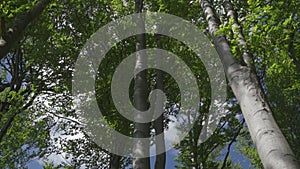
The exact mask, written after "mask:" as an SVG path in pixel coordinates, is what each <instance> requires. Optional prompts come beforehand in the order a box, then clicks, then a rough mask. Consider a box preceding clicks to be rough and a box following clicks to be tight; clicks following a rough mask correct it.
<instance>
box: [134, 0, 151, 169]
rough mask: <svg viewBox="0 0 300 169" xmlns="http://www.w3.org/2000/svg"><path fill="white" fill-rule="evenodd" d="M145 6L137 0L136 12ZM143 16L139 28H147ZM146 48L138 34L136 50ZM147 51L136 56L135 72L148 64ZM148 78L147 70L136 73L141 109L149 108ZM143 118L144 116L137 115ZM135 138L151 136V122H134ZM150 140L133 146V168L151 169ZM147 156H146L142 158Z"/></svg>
mask: <svg viewBox="0 0 300 169" xmlns="http://www.w3.org/2000/svg"><path fill="white" fill-rule="evenodd" d="M142 8H143V0H135V13H141V12H142ZM141 17H142V16H140V17H138V18H137V19H138V21H137V29H145V23H144V21H143V19H142V18H141ZM143 49H146V35H145V34H138V35H136V51H140V50H143ZM146 61H147V60H146V58H145V52H140V53H138V54H137V56H136V65H135V72H138V71H139V70H141V69H142V68H144V67H145V66H146ZM147 95H148V92H147V80H146V71H142V72H140V73H138V74H136V75H135V79H134V96H133V97H134V106H135V108H136V109H138V110H140V111H146V110H147ZM135 118H143V117H135ZM134 126H135V128H134V133H133V136H134V138H149V137H150V123H138V122H135V123H134ZM149 146H150V141H142V140H137V141H136V142H135V143H134V148H133V168H134V169H150V159H149V158H148V157H149V156H150V151H149ZM141 157H146V158H141Z"/></svg>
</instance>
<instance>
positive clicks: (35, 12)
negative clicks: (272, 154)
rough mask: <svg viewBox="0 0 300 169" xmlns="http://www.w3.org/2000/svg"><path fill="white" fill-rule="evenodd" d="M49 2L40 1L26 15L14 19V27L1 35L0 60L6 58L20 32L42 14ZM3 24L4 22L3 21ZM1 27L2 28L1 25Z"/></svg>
mask: <svg viewBox="0 0 300 169" xmlns="http://www.w3.org/2000/svg"><path fill="white" fill-rule="evenodd" d="M50 2H51V0H40V1H39V2H38V3H37V4H36V5H35V6H34V7H32V9H31V10H30V11H29V12H28V13H27V14H25V15H22V16H20V17H18V18H16V23H15V25H14V26H13V27H12V28H9V29H8V31H7V32H6V33H5V34H4V35H2V38H3V39H2V40H1V41H0V60H1V59H2V58H4V57H5V56H6V54H7V53H8V52H9V51H10V49H11V48H12V47H13V45H14V44H15V43H16V42H17V41H18V40H19V39H20V37H21V34H22V32H23V31H24V30H25V28H26V27H27V26H28V24H29V23H30V22H32V21H33V20H34V19H35V18H37V17H38V16H39V15H40V14H41V13H42V12H43V10H44V9H45V8H46V6H47V5H48V4H49V3H50ZM2 19H4V18H2ZM3 22H5V21H4V20H3ZM1 26H2V27H3V25H1ZM2 29H3V28H2ZM4 29H5V28H4ZM3 31H5V30H2V32H3Z"/></svg>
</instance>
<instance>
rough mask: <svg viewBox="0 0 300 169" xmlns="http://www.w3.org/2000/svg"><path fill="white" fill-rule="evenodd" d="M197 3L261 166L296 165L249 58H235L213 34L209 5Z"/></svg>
mask: <svg viewBox="0 0 300 169" xmlns="http://www.w3.org/2000/svg"><path fill="white" fill-rule="evenodd" d="M200 3H201V6H202V8H203V11H204V13H205V16H206V20H207V22H208V25H209V33H210V35H211V36H212V38H213V41H214V45H215V46H216V49H217V51H218V53H219V56H220V59H221V60H222V63H223V65H224V70H225V72H226V75H227V78H228V80H229V83H230V86H231V88H232V90H233V92H234V94H235V96H236V97H237V99H238V100H239V102H240V106H241V109H242V112H243V115H244V117H245V120H246V123H247V125H248V127H249V130H250V134H251V136H252V139H253V141H254V144H255V145H256V148H257V151H258V153H259V156H260V158H261V160H262V163H263V165H264V167H265V168H299V164H298V161H297V159H296V157H295V155H294V154H293V152H292V150H291V148H290V147H289V144H288V142H287V141H286V139H285V137H284V136H283V134H282V133H281V131H280V129H279V127H278V126H277V124H276V121H275V120H274V118H273V115H272V111H271V109H270V106H269V103H268V101H267V100H266V98H265V96H264V94H263V92H262V89H261V86H260V83H259V81H258V79H257V75H256V74H255V70H253V67H252V66H251V65H250V63H251V60H249V59H250V58H249V57H247V56H246V57H243V60H244V62H245V63H246V64H247V63H248V65H245V66H244V65H240V64H239V63H237V62H236V61H235V59H234V56H233V55H232V53H231V49H230V46H229V44H228V43H227V41H226V39H225V37H224V36H222V35H216V34H215V33H216V32H217V31H218V30H219V19H218V18H217V16H216V15H215V13H214V9H213V7H212V6H211V4H210V3H209V2H208V1H205V0H201V1H200ZM246 54H247V52H246Z"/></svg>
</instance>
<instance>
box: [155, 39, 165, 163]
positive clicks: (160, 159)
mask: <svg viewBox="0 0 300 169" xmlns="http://www.w3.org/2000/svg"><path fill="white" fill-rule="evenodd" d="M159 37H160V35H156V44H157V46H158V48H162V46H161V45H160V42H159ZM157 54H158V56H161V53H160V52H158V53H157ZM156 62H157V63H156V64H160V62H161V61H160V59H158V60H157V61H156ZM156 88H157V89H160V90H162V91H164V86H163V74H162V71H161V70H156ZM155 99H156V101H155V103H156V104H155V107H156V108H155V109H154V111H155V112H154V113H161V115H160V116H159V117H158V118H157V119H155V120H154V123H153V126H154V129H155V134H156V135H159V134H162V137H156V140H155V145H156V153H158V152H161V150H165V149H166V147H165V139H164V134H163V133H164V113H163V112H160V111H163V110H164V109H163V107H164V103H163V99H162V98H161V97H158V96H157V97H156V98H155ZM165 165H166V152H165V151H163V153H161V154H156V158H155V165H154V168H155V169H165Z"/></svg>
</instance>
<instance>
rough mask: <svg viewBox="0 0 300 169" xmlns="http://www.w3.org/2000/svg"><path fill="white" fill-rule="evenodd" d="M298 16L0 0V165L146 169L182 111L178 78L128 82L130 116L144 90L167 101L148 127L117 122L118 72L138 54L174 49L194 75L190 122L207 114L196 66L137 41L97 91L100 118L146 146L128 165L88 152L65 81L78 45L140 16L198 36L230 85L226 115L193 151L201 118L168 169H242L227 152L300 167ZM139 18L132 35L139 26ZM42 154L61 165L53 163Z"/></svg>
mask: <svg viewBox="0 0 300 169" xmlns="http://www.w3.org/2000/svg"><path fill="white" fill-rule="evenodd" d="M299 7H300V2H299V1H298V0H286V1H283V0H278V1H264V0H248V1H240V0H224V1H220V0H214V1H208V0H207V1H206V0H199V1H193V0H191V1H184V0H178V1H172V0H153V1H143V0H135V1H133V0H126V1H125V0H110V1H107V0H96V1H94V0H85V1H82V0H71V1H66V0H58V1H50V0H39V1H33V2H29V1H26V0H20V1H1V3H0V10H1V13H0V14H1V38H0V59H1V62H0V69H1V77H0V78H1V82H0V128H1V130H0V157H1V158H0V168H28V166H26V165H27V164H28V163H29V162H30V161H34V160H39V161H43V162H44V164H43V165H44V167H45V168H49V169H50V168H58V167H66V168H80V167H87V168H111V169H113V168H132V167H133V168H143V169H144V168H146V169H147V168H150V158H138V157H139V155H142V156H145V155H148V154H149V148H150V146H151V145H154V144H155V145H156V148H159V149H162V148H163V147H164V146H165V145H164V140H163V139H162V140H153V139H152V138H153V136H154V135H156V134H160V133H164V132H165V131H168V127H169V126H168V125H169V122H170V121H171V120H172V119H171V118H170V117H176V115H178V113H180V112H178V109H179V107H180V106H179V105H180V94H179V89H178V86H177V85H176V81H174V79H173V78H172V77H170V75H168V74H166V73H164V72H162V71H159V70H155V71H152V70H147V71H142V72H140V73H138V74H137V75H136V76H135V79H134V80H133V82H132V84H131V86H130V87H129V88H130V97H131V99H132V100H131V101H132V102H133V104H134V106H135V107H136V108H137V109H138V110H141V111H144V110H147V109H148V106H149V105H148V104H149V103H148V102H149V101H148V95H149V91H151V90H153V89H161V90H163V91H164V92H165V93H166V96H167V98H168V101H167V106H166V109H165V112H164V113H163V114H162V115H161V116H160V117H159V118H158V119H156V120H155V121H153V122H151V123H146V124H142V123H137V122H133V121H130V120H127V119H125V118H124V117H122V116H121V115H120V112H118V111H117V110H116V108H115V106H114V103H113V99H112V98H111V94H110V92H109V91H110V89H111V81H112V76H113V72H114V71H115V69H116V68H117V66H118V64H120V63H121V61H122V60H123V59H124V58H126V57H127V56H129V55H130V54H132V53H133V52H137V51H140V50H143V49H146V47H147V48H148V47H149V48H151V47H153V48H161V49H164V50H167V51H171V52H172V53H174V54H176V55H178V56H179V57H180V58H181V59H182V60H184V62H185V63H186V64H187V65H188V66H189V67H190V68H191V70H192V72H193V73H194V74H195V77H196V79H197V80H198V87H199V92H200V94H201V100H199V103H200V108H199V112H198V113H199V115H200V117H202V118H203V117H205V115H206V114H207V112H208V109H209V103H210V92H211V91H210V82H209V78H208V76H207V74H206V70H205V67H204V66H203V65H202V63H201V61H200V60H199V58H198V60H197V57H196V56H195V55H194V54H193V52H191V51H190V49H189V48H188V47H186V46H185V45H184V44H183V43H181V42H179V41H178V40H176V39H173V38H169V37H165V36H162V35H152V34H146V35H145V34H141V35H136V36H134V37H130V38H128V39H126V40H123V41H121V42H119V43H118V44H116V45H115V46H114V47H113V48H112V49H111V50H110V52H109V53H108V54H107V56H106V58H105V59H104V60H103V63H101V64H100V65H99V68H98V77H97V79H96V82H95V84H96V90H95V92H96V98H97V102H98V105H99V107H100V109H101V112H103V114H104V119H103V120H106V121H108V124H109V125H111V126H112V127H113V129H115V130H117V131H118V132H120V133H122V134H125V135H127V136H130V137H135V138H144V137H147V138H149V142H147V143H142V142H137V143H136V144H135V145H132V147H135V149H134V151H133V153H136V154H135V155H133V157H136V158H130V157H121V156H118V155H115V154H112V153H110V152H108V151H107V150H105V149H103V148H101V147H99V146H98V145H97V144H96V143H94V142H93V140H91V139H90V138H89V136H88V135H87V134H86V133H85V132H84V128H82V126H80V123H79V122H78V121H77V119H78V116H77V115H76V113H75V110H74V109H73V105H72V100H73V96H72V94H71V92H72V91H71V88H72V87H71V82H72V75H73V67H74V63H75V61H76V59H77V57H78V55H79V52H80V50H81V48H82V47H83V45H84V43H85V42H86V41H87V39H89V37H90V36H92V34H93V33H95V32H96V31H97V30H98V29H99V28H101V27H102V26H104V25H105V24H107V23H109V22H110V21H112V20H116V19H118V18H121V17H122V16H125V15H128V14H132V13H140V12H142V11H143V12H144V11H151V12H165V13H169V14H173V15H176V16H178V17H181V18H183V19H185V20H187V21H189V22H191V23H193V24H194V25H196V26H197V27H198V28H199V29H201V30H203V31H204V33H205V34H206V35H207V36H208V38H209V39H210V40H211V41H212V43H213V44H214V47H215V48H216V50H217V52H218V54H219V57H220V59H221V60H222V63H223V65H224V71H225V72H226V74H227V80H228V82H229V85H228V102H227V105H228V107H227V108H226V109H227V113H226V116H225V117H223V118H222V119H221V121H220V123H219V124H218V128H217V129H216V131H215V132H214V134H213V135H212V136H211V138H209V139H208V140H207V141H206V142H204V143H202V144H200V145H199V144H198V139H199V133H200V131H201V129H202V127H203V126H202V125H203V121H202V120H203V119H201V118H199V119H197V121H196V123H195V124H194V128H193V129H192V130H191V131H190V132H189V133H188V135H187V137H185V138H184V139H183V140H181V142H180V144H178V145H176V146H175V149H177V150H178V154H177V158H176V161H177V165H176V166H175V167H176V168H242V166H241V165H240V164H237V163H238V162H236V160H233V156H232V154H231V151H232V149H241V150H240V153H242V156H245V157H247V158H248V160H249V161H250V162H251V165H252V166H255V167H256V168H263V167H264V168H300V167H299V161H298V160H297V158H298V159H299V157H300V146H299V137H300V132H299V131H300V125H299V122H298V121H299V120H300V116H299V108H300V104H299V95H300V78H299V77H300V71H299V70H300V69H299V65H300V64H299V60H300V58H299V55H298V53H299V52H300V29H299V26H300V25H299V23H300V17H299V16H300V13H299ZM139 21H141V22H138V23H139V24H140V25H139V26H138V28H140V29H144V23H143V22H142V19H141V20H139ZM146 41H147V43H146ZM139 54H140V55H138V56H137V60H136V61H137V62H136V71H138V69H140V68H141V67H143V66H145V65H146V60H145V58H144V57H143V55H144V53H139ZM158 55H160V54H159V53H158ZM158 62H159V61H158ZM139 66H140V67H139ZM161 104H163V103H161ZM156 106H158V107H160V106H161V105H156ZM136 118H138V117H136ZM244 119H245V123H246V124H244ZM277 124H278V125H277ZM184 127H185V126H183V128H184ZM248 131H249V132H250V134H249V133H248ZM109 132H110V131H107V133H108V136H109ZM164 139H168V138H164ZM251 139H252V140H251ZM237 142H238V143H237ZM112 144H113V143H112ZM237 144H238V145H237ZM140 150H141V151H140ZM292 150H293V151H292ZM293 152H294V153H293ZM139 153H140V154H139ZM257 154H258V155H257ZM49 156H50V157H53V156H55V157H57V156H59V157H60V158H62V160H61V161H53V160H52V161H51V159H49ZM168 156H169V154H168V153H163V154H159V155H156V157H155V164H154V167H155V169H163V168H166V164H167V163H166V161H167V159H168V160H169V158H167V157H168ZM151 158H154V157H151ZM153 161H154V160H153ZM52 162H54V163H52ZM169 164H170V163H169Z"/></svg>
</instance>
